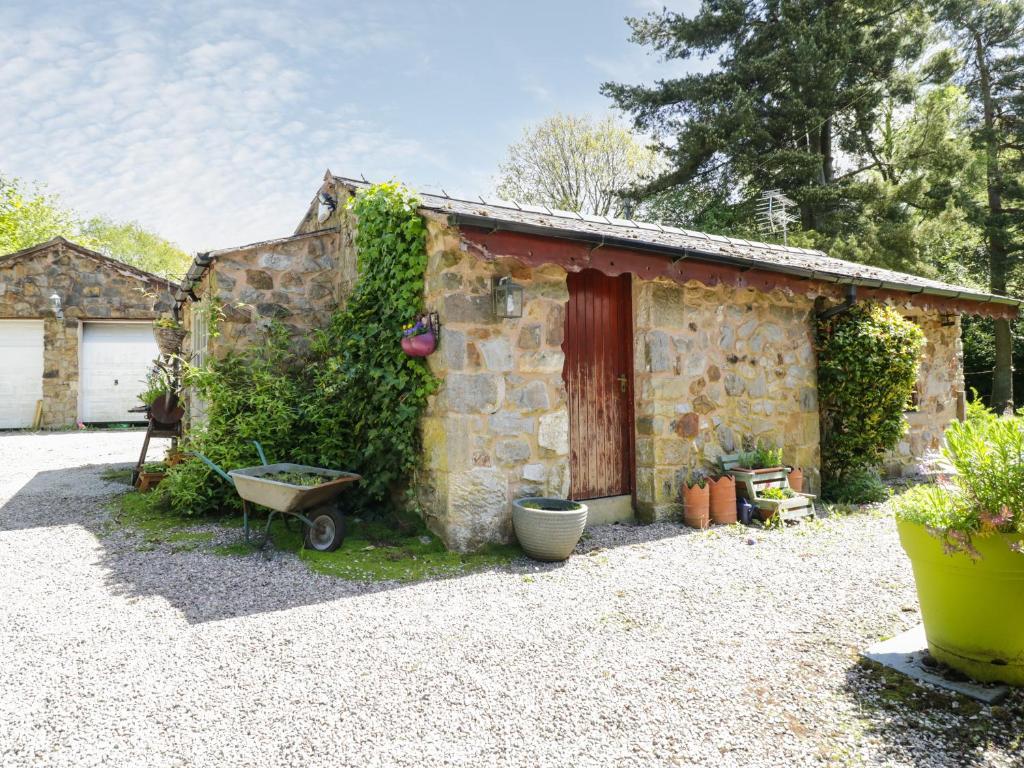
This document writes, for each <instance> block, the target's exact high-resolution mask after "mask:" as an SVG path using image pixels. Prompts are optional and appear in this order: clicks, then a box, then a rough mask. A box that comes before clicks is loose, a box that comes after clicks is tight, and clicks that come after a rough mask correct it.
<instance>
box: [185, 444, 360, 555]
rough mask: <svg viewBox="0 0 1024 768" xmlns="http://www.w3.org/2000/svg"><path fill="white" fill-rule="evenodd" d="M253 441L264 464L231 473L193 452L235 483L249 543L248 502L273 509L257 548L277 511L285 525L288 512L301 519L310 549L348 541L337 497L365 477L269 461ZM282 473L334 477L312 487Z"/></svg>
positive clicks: (331, 547) (331, 548) (329, 548)
mask: <svg viewBox="0 0 1024 768" xmlns="http://www.w3.org/2000/svg"><path fill="white" fill-rule="evenodd" d="M253 444H254V445H255V446H256V452H257V453H258V454H259V456H260V461H262V462H263V464H262V466H258V467H243V468H242V469H233V470H231V471H230V472H225V471H224V470H223V469H221V468H220V467H218V466H217V465H216V464H214V463H213V462H212V461H210V459H208V458H207V457H206V456H203V454H201V453H198V452H195V451H193V452H192V455H193V456H195V457H196V458H197V459H199V460H200V461H202V462H203V463H204V464H206V466H208V467H209V468H210V469H212V470H213V471H214V472H216V473H217V474H218V475H220V476H221V477H223V478H224V479H225V480H226V481H227V482H229V483H230V484H231V485H233V486H234V487H235V490H236V491H237V492H238V495H239V496H241V497H242V528H243V530H244V531H245V541H246V543H248V542H249V504H257V505H259V506H261V507H266V508H267V509H269V510H270V516H269V517H268V518H267V525H266V527H265V528H264V529H263V537H262V538H261V539H260V541H259V543H258V544H257V545H256V546H257V547H258V548H260V549H262V548H263V547H264V545H265V544H266V543H267V540H268V537H269V536H270V524H271V523H272V522H273V521H274V515H276V514H280V515H281V519H282V520H284V521H285V525H286V526H287V525H288V518H287V517H286V515H291V516H293V517H296V518H298V519H299V521H300V522H302V524H303V525H304V526H305V533H304V536H303V543H304V545H305V546H306V547H308V548H309V549H315V550H317V551H318V552H333V551H334V550H336V549H337V548H338V547H340V546H341V543H342V542H343V541H344V540H345V517H344V515H343V514H342V512H341V508H340V505H339V504H338V502H337V497H338V495H339V494H341V492H342V491H344V490H345V489H346V488H347V487H348V486H349V484H350V483H354V482H356V481H357V480H362V477H361V476H360V475H357V474H355V473H354V472H341V471H339V470H336V469H324V468H323V467H310V466H307V465H305V464H268V463H267V457H266V456H265V455H264V453H263V446H262V445H260V444H259V443H258V442H257V441H255V440H253ZM283 472H300V473H303V474H312V475H320V476H321V477H328V478H331V479H330V480H327V481H325V482H322V483H320V484H319V485H312V486H306V485H296V484H294V483H286V482H281V481H280V480H275V479H273V477H272V476H273V475H277V474H280V473H283Z"/></svg>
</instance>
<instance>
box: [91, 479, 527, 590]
mask: <svg viewBox="0 0 1024 768" xmlns="http://www.w3.org/2000/svg"><path fill="white" fill-rule="evenodd" d="M347 522H348V535H347V536H346V538H345V541H344V543H343V544H342V545H341V547H339V548H338V550H337V551H335V552H317V551H315V550H310V549H304V548H303V546H302V526H301V524H300V523H299V522H298V521H297V520H292V521H291V523H290V527H291V530H288V529H286V527H285V524H284V522H283V521H282V519H281V518H280V516H278V517H275V518H274V523H273V525H272V526H271V530H270V542H268V544H267V546H268V547H272V548H273V549H274V550H277V551H282V552H291V553H293V554H295V555H296V556H298V558H299V559H300V560H301V561H302V562H304V563H305V564H306V565H307V567H309V569H310V570H313V571H316V572H317V573H323V574H326V575H328V576H334V577H336V578H340V579H346V580H348V581H370V582H372V581H401V582H414V581H422V580H424V579H431V578H438V577H443V576H456V575H459V574H465V573H472V572H474V571H480V570H485V569H487V568H493V567H496V566H502V565H506V564H508V563H510V562H512V561H513V560H515V559H516V558H518V557H521V556H522V550H521V549H519V547H516V546H491V547H488V548H487V549H485V550H484V551H482V552H477V553H473V554H459V553H457V552H449V551H448V550H446V549H445V548H444V544H442V542H441V540H440V539H438V538H437V537H436V536H434V535H432V534H429V533H427V532H426V530H425V529H423V527H422V524H420V525H418V526H415V527H413V526H410V525H408V524H406V525H404V526H402V527H401V528H402V529H401V530H395V529H394V528H391V527H389V526H387V525H384V524H381V523H377V522H370V521H365V520H359V519H350V520H348V521H347ZM211 524H214V525H216V526H217V527H219V528H223V529H229V530H231V531H232V532H233V533H232V536H231V538H234V537H236V536H237V539H235V540H234V541H231V542H230V543H226V544H222V545H218V546H207V545H209V544H211V543H212V541H213V540H214V539H215V538H216V531H212V530H209V526H210V525H211ZM249 524H250V528H251V534H252V536H253V538H254V540H258V539H259V537H260V536H261V535H262V533H263V529H264V526H265V525H266V516H265V515H260V514H257V515H253V516H251V517H250V519H249ZM115 527H123V528H128V529H130V530H132V531H133V532H134V533H135V534H136V535H138V536H139V537H140V538H141V539H142V541H141V545H140V546H141V547H142V548H143V551H145V550H148V549H155V548H156V546H157V545H161V544H166V545H170V547H171V549H172V550H174V551H182V550H186V551H187V550H195V549H199V548H205V550H206V551H208V552H211V553H213V554H217V555H225V556H231V557H244V556H246V555H250V554H252V553H253V552H255V551H256V550H255V548H254V547H253V546H252V545H251V544H247V543H246V542H245V541H244V540H243V539H242V532H241V527H242V518H241V516H231V517H224V518H221V519H219V520H215V521H214V520H211V519H210V518H196V517H184V516H181V515H176V514H174V513H173V512H171V511H170V510H169V509H167V508H166V505H161V504H160V502H159V500H158V499H157V498H155V497H154V496H153V495H152V494H143V493H125V494H122V495H120V496H118V497H117V498H116V499H114V501H113V503H112V506H111V516H110V520H109V521H108V523H107V525H106V531H107V532H109V531H111V530H113V529H114V528H115ZM198 528H203V530H197V529H198Z"/></svg>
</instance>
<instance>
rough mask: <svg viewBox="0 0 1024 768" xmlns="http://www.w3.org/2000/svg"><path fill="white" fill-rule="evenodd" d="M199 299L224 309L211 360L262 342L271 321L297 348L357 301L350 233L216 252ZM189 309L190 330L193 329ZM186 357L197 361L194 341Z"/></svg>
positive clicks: (186, 318) (188, 345)
mask: <svg viewBox="0 0 1024 768" xmlns="http://www.w3.org/2000/svg"><path fill="white" fill-rule="evenodd" d="M211 256H212V258H213V262H212V264H211V265H210V266H209V267H208V268H207V270H206V273H205V275H204V276H203V279H202V281H201V282H200V284H199V286H198V288H197V289H196V291H195V293H196V295H197V296H198V297H199V298H200V299H201V300H203V301H208V300H210V299H215V300H216V301H217V302H219V312H218V317H217V320H216V323H217V331H218V333H217V335H215V336H213V337H211V339H210V344H209V348H208V350H207V351H208V353H209V354H212V355H214V356H221V355H223V354H224V353H226V352H227V351H228V350H230V349H241V348H243V347H245V346H248V345H249V344H252V343H254V342H257V343H258V342H259V341H260V340H261V339H262V338H263V334H264V332H265V331H266V328H267V326H268V324H269V323H270V322H271V321H272V320H275V319H276V320H278V321H280V322H281V323H282V324H283V325H284V326H285V327H286V328H287V329H288V330H289V332H290V333H291V335H292V336H293V338H294V339H295V340H296V343H297V344H303V343H305V342H306V340H307V339H308V336H309V332H310V331H311V330H314V329H316V328H321V327H324V326H325V325H326V324H327V323H328V322H329V321H330V318H331V315H332V314H333V313H334V311H335V310H336V309H337V308H338V307H339V306H340V305H341V304H342V303H343V302H344V299H345V298H346V297H347V296H348V295H349V294H350V293H351V291H352V287H353V286H354V285H355V279H356V261H355V251H354V249H353V245H352V239H351V229H345V230H340V231H339V230H338V229H331V230H329V231H323V232H318V233H313V234H310V235H308V236H299V237H292V238H287V239H284V240H277V241H271V242H267V243H258V244H255V245H250V246H242V247H240V248H235V249H230V250H222V251H216V252H214V253H212V254H211ZM192 310H193V307H192V305H191V304H188V305H186V309H185V313H184V315H185V316H184V322H185V327H186V329H188V330H189V331H191V329H192ZM186 350H187V351H188V353H189V354H190V355H194V353H195V352H196V350H195V349H194V339H192V334H191V333H190V334H189V338H188V340H187V341H186Z"/></svg>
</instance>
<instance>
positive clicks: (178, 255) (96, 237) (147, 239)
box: [77, 217, 191, 278]
mask: <svg viewBox="0 0 1024 768" xmlns="http://www.w3.org/2000/svg"><path fill="white" fill-rule="evenodd" d="M77 242H79V243H81V244H82V245H84V246H86V247H89V248H94V249H95V250H97V251H100V252H101V253H104V254H106V255H107V256H110V257H111V258H113V259H117V260H118V261H123V262H124V263H125V264H131V265H132V266H133V267H138V268H139V269H144V270H146V271H147V272H152V273H154V274H157V275H162V276H164V277H171V278H180V277H181V276H182V275H184V274H185V270H186V269H188V265H189V262H190V261H191V258H190V257H189V255H188V254H187V253H185V252H184V251H183V250H181V249H180V248H179V247H178V246H176V245H175V244H174V243H172V242H170V241H168V240H165V239H164V238H162V237H160V236H159V235H156V234H153V233H152V232H149V231H147V230H145V229H143V228H142V227H141V226H140V225H139V224H138V223H136V222H134V221H128V222H116V221H112V220H110V219H108V218H105V217H95V218H92V219H89V220H88V221H86V222H83V223H82V224H81V225H80V226H79V234H78V236H77Z"/></svg>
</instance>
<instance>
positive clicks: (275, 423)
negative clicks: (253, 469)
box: [160, 184, 437, 514]
mask: <svg viewBox="0 0 1024 768" xmlns="http://www.w3.org/2000/svg"><path fill="white" fill-rule="evenodd" d="M351 208H352V210H354V212H355V213H356V216H357V217H358V232H357V235H356V250H357V254H358V267H359V279H358V281H357V283H356V287H355V290H354V291H353V293H352V295H351V296H350V297H349V299H348V301H347V303H346V305H345V307H344V308H343V309H341V310H339V311H338V312H336V313H335V315H334V316H333V318H332V320H331V322H330V324H329V326H328V327H327V328H324V329H321V330H319V331H317V332H316V333H314V334H313V338H312V341H311V343H310V348H309V350H307V351H296V349H295V345H294V344H293V343H292V340H291V339H290V338H289V336H288V334H287V333H286V332H285V331H284V329H283V328H281V327H280V326H277V325H275V326H272V327H271V329H270V330H269V332H268V338H267V340H266V342H265V343H264V344H254V345H252V346H250V347H249V348H247V349H246V350H244V351H242V352H240V353H237V354H231V355H228V356H227V357H225V358H224V359H222V360H215V361H212V362H211V363H210V364H209V365H208V366H207V367H206V368H203V369H195V368H189V369H187V370H186V383H187V384H188V385H191V386H193V387H194V388H195V390H196V392H197V393H198V394H199V395H200V396H201V397H202V398H203V400H204V401H205V402H206V403H207V407H206V419H205V422H204V423H202V424H199V425H196V426H195V427H194V428H193V429H192V431H190V433H189V435H188V437H187V439H186V441H185V442H184V445H183V448H184V449H185V450H195V451H199V452H201V453H203V454H205V455H206V456H208V457H209V458H210V460H211V461H213V462H214V463H216V464H218V465H219V466H221V467H222V468H224V469H225V470H231V469H237V468H239V467H242V466H251V465H254V464H258V463H259V458H258V455H257V453H256V449H255V447H254V446H253V444H252V441H253V440H259V441H260V442H261V443H262V444H263V447H264V449H265V451H266V455H267V460H268V461H270V462H271V463H276V462H282V461H291V462H295V463H300V464H312V465H316V466H323V467H329V468H335V469H345V470H348V471H353V472H357V473H359V474H361V475H362V476H363V480H362V481H361V482H359V483H357V484H355V486H354V488H353V489H352V490H350V491H346V495H345V501H346V503H348V504H350V505H352V506H354V507H357V508H360V509H361V510H362V511H364V512H368V513H370V514H373V513H382V514H383V513H392V512H395V511H398V509H397V508H400V507H403V506H405V503H404V502H403V498H402V491H403V490H407V487H408V481H409V479H410V477H411V475H412V474H413V473H415V472H416V470H417V468H418V465H419V459H420V454H421V451H420V432H419V428H420V421H421V418H422V414H423V411H424V409H425V408H426V404H427V397H428V396H429V395H430V394H431V393H432V392H433V391H434V390H435V389H436V386H437V384H436V381H435V379H434V377H433V376H432V374H431V373H430V370H429V368H428V367H427V365H426V363H425V362H424V361H423V360H419V359H414V358H411V357H408V356H406V355H405V353H404V352H403V351H402V349H401V345H400V340H401V338H402V328H403V326H405V325H407V324H408V323H410V322H413V321H415V320H416V317H417V315H418V314H421V313H422V311H423V287H424V286H423V274H424V270H425V268H426V258H427V257H426V227H425V225H424V223H423V220H422V219H421V218H420V216H419V214H418V213H417V211H416V201H415V199H414V198H413V197H412V196H411V195H410V194H409V193H408V192H407V191H406V190H405V189H404V188H402V187H401V186H399V185H397V184H380V185H376V186H374V187H371V188H369V189H367V190H364V191H362V192H360V193H359V195H357V197H356V198H355V200H354V202H353V203H351ZM160 488H161V489H163V497H164V498H166V499H167V500H169V502H170V506H171V508H172V509H173V510H174V511H175V512H177V513H179V514H200V513H207V512H213V511H216V510H219V509H222V508H225V507H226V508H229V509H238V508H240V506H241V502H240V501H239V499H238V497H237V495H236V494H235V492H234V490H233V489H232V487H231V486H230V484H229V483H227V482H226V481H224V480H223V479H222V478H221V477H219V476H218V475H217V474H216V473H214V472H213V471H212V470H210V469H209V468H208V467H206V466H205V465H204V464H202V463H201V462H199V461H197V460H192V461H186V462H183V463H182V464H180V465H178V466H177V467H175V468H174V469H173V470H172V471H171V473H170V474H169V476H168V478H167V479H166V480H165V481H164V483H163V484H161V486H160ZM408 499H409V497H408V496H406V497H405V500H404V501H405V502H407V501H408Z"/></svg>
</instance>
